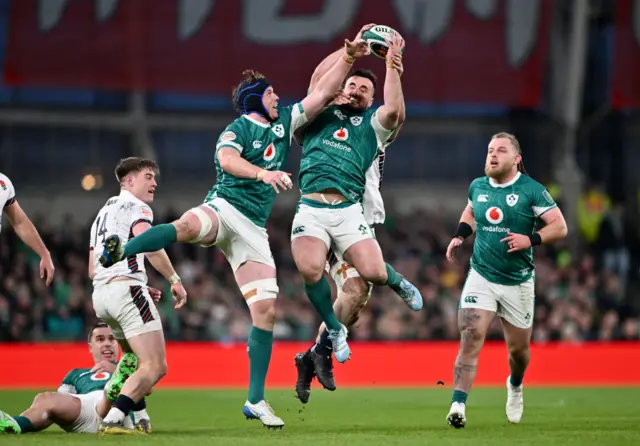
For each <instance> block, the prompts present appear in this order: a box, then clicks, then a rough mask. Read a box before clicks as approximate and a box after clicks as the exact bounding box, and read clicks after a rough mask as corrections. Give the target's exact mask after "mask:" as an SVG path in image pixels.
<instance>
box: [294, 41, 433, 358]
mask: <svg viewBox="0 0 640 446" xmlns="http://www.w3.org/2000/svg"><path fill="white" fill-rule="evenodd" d="M387 44H388V45H389V52H388V54H387V71H386V77H385V85H384V105H382V106H381V107H379V108H378V109H377V110H375V111H372V110H371V109H370V107H371V105H372V104H373V97H374V93H375V77H373V76H372V75H371V73H370V72H367V71H362V70H359V71H357V72H356V73H354V75H352V76H351V77H349V78H348V79H347V81H346V84H345V88H344V90H343V93H345V94H346V95H348V96H349V97H350V98H351V99H352V101H351V102H350V103H348V104H345V105H341V106H338V105H332V106H330V107H328V108H327V109H325V110H324V111H323V112H322V113H321V114H320V116H318V118H317V119H316V120H315V121H314V122H312V123H310V124H309V125H308V126H307V128H306V129H305V132H304V140H303V154H302V160H301V163H300V174H299V185H300V189H301V192H302V198H301V200H300V205H299V206H298V211H297V213H296V216H295V217H294V221H293V228H292V233H291V239H292V252H293V258H294V261H295V262H296V266H297V268H298V271H300V273H301V274H302V277H303V280H304V286H305V291H306V292H307V295H308V296H309V299H310V300H311V302H312V304H313V305H314V307H315V308H316V310H317V311H318V313H319V314H320V316H321V318H322V320H323V322H324V323H325V325H326V327H327V331H328V334H327V338H328V339H329V341H330V343H331V348H332V350H333V354H334V356H335V357H336V360H337V361H338V362H345V361H346V360H347V359H348V358H349V356H350V353H351V352H350V349H349V346H348V345H347V342H346V339H347V328H346V327H345V326H344V325H343V324H342V323H341V322H340V321H339V320H338V318H337V317H336V315H335V313H334V310H333V308H332V302H331V288H330V286H329V282H328V281H327V279H326V278H325V277H324V270H325V263H326V258H327V253H328V252H329V249H332V250H333V251H334V252H335V253H336V254H338V255H340V256H342V257H343V258H344V259H345V260H346V261H347V262H348V264H350V265H353V267H354V268H355V269H356V270H357V271H358V274H359V275H360V277H361V278H362V279H364V281H366V282H370V283H373V284H378V285H389V286H390V287H391V288H392V289H393V290H394V291H395V292H396V293H397V294H398V295H400V296H401V297H402V299H403V300H405V302H407V304H408V305H409V306H410V307H411V308H412V309H414V310H419V309H420V308H422V297H421V296H420V292H419V291H418V289H417V288H416V287H415V286H413V285H412V284H410V283H409V282H408V281H407V280H406V279H404V278H403V277H402V276H401V275H400V274H398V273H397V272H396V271H395V270H394V269H393V268H392V267H391V266H390V265H388V264H385V262H384V259H383V258H382V252H381V250H380V246H379V245H378V243H377V242H376V240H375V239H374V237H373V234H372V231H371V228H370V227H369V224H368V222H367V220H366V218H365V216H364V213H363V209H362V204H361V202H362V198H363V194H364V191H365V185H366V173H367V171H368V170H369V169H370V168H371V165H372V163H373V161H374V159H375V158H376V157H377V156H378V155H379V152H380V148H381V147H385V146H386V145H387V144H388V143H389V141H390V139H391V137H392V135H393V133H394V131H395V130H396V128H397V126H398V121H399V118H400V115H401V112H402V109H403V104H404V98H403V95H402V86H401V82H400V73H399V71H398V70H397V69H396V67H395V66H394V55H396V54H401V53H402V47H403V44H404V42H403V41H402V39H400V38H399V36H397V35H394V37H393V42H387Z"/></svg>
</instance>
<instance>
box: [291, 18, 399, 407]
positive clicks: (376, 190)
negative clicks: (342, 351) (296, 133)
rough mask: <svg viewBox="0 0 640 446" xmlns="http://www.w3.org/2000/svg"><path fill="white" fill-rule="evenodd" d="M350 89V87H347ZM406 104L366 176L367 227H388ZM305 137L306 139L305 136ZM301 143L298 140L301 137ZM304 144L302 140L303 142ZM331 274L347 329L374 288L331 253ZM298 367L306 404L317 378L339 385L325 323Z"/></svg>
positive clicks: (319, 70)
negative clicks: (383, 189) (388, 191)
mask: <svg viewBox="0 0 640 446" xmlns="http://www.w3.org/2000/svg"><path fill="white" fill-rule="evenodd" d="M372 26H374V24H369V25H365V26H364V27H363V28H362V29H361V30H360V35H362V33H363V32H364V31H366V30H367V29H369V28H371V27H372ZM338 57H339V51H335V52H333V53H331V54H330V55H329V56H327V57H326V58H325V59H324V60H323V61H322V62H321V63H320V64H319V65H318V66H317V67H316V69H315V71H314V73H313V76H312V77H311V83H310V86H309V91H313V89H314V88H315V87H316V85H317V82H318V79H320V78H321V77H322V76H324V74H325V73H326V71H327V69H328V68H329V67H330V66H331V65H332V64H333V63H334V61H335V60H336V59H337V58H338ZM393 61H394V68H395V69H396V70H397V71H398V73H399V75H400V76H402V72H403V71H404V70H403V65H402V54H396V55H394V57H393ZM359 72H362V73H366V74H368V75H370V76H372V77H373V78H374V79H375V76H374V75H373V73H370V72H367V71H366V70H356V71H355V72H354V73H353V75H357V74H358V73H359ZM344 87H345V88H346V85H345V86H344ZM354 96H355V97H357V93H356V92H353V91H352V92H351V93H350V94H347V93H344V92H342V91H341V92H340V95H339V96H338V97H337V98H336V101H335V102H334V104H341V105H344V104H347V103H349V102H350V100H349V99H350V98H352V97H354ZM405 116H406V114H405V107H404V100H403V101H402V109H401V111H400V116H399V117H398V125H397V127H396V129H395V131H394V132H393V134H392V135H391V137H390V138H389V140H388V142H387V144H383V145H382V146H380V147H379V153H378V156H377V157H376V158H375V159H374V161H373V164H372V165H371V167H369V170H367V173H366V183H365V191H364V195H363V200H362V207H363V210H364V216H365V219H366V221H367V224H369V226H371V227H372V230H373V226H374V225H376V224H381V223H384V219H385V209H384V202H383V200H382V195H381V194H380V186H381V184H382V178H383V174H384V160H385V156H386V148H387V146H388V145H389V144H391V143H392V142H393V141H394V140H395V139H396V138H397V135H398V133H399V132H400V128H401V127H402V124H403V123H404V120H405ZM301 136H302V137H303V135H301ZM297 139H298V137H297ZM299 139H300V140H301V139H302V138H299ZM327 267H328V272H329V275H330V276H331V278H333V281H334V282H335V284H336V288H337V297H336V300H335V301H334V303H333V309H334V311H335V314H336V317H337V318H338V320H339V321H340V322H341V323H343V324H344V325H345V326H346V327H347V329H349V328H350V327H351V326H353V325H354V324H355V323H356V321H357V320H358V318H359V315H360V312H361V311H362V309H363V308H364V307H365V305H366V304H367V302H368V301H369V298H370V297H371V291H372V289H373V287H372V286H371V285H372V284H371V283H368V282H366V281H365V280H364V279H362V277H360V274H358V271H357V270H356V269H355V268H354V267H353V266H351V265H349V264H348V263H347V262H345V261H344V259H343V258H342V256H340V255H339V254H336V253H334V252H333V251H331V250H330V251H329V254H328V256H327ZM295 364H296V368H297V370H298V378H297V381H296V394H297V397H298V399H299V400H300V401H301V402H302V403H307V402H308V401H309V397H310V395H311V382H312V381H313V378H314V377H317V378H318V382H319V383H320V384H321V385H322V386H323V387H324V388H325V389H327V390H331V391H333V390H335V389H336V382H335V378H334V375H333V361H332V356H331V341H330V340H329V332H328V331H327V329H326V327H325V325H324V323H323V324H321V326H320V329H319V333H318V338H317V339H316V343H314V344H313V345H312V346H311V347H310V348H309V350H307V351H306V352H302V353H298V354H297V355H296V357H295Z"/></svg>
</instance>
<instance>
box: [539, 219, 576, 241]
mask: <svg viewBox="0 0 640 446" xmlns="http://www.w3.org/2000/svg"><path fill="white" fill-rule="evenodd" d="M568 232H569V231H568V229H567V224H566V222H565V221H564V219H557V220H554V221H552V222H551V223H547V224H546V225H545V227H543V228H542V229H540V230H539V231H538V234H539V235H540V238H541V239H542V243H544V244H548V243H554V242H557V241H558V240H562V239H563V238H565V237H566V236H567V233H568Z"/></svg>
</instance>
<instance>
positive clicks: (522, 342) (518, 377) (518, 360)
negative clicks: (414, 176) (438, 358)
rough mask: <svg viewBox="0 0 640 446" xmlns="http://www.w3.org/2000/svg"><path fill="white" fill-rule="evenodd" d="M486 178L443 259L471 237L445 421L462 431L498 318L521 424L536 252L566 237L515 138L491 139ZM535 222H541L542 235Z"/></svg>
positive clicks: (510, 395) (513, 413)
mask: <svg viewBox="0 0 640 446" xmlns="http://www.w3.org/2000/svg"><path fill="white" fill-rule="evenodd" d="M485 173H486V176H485V177H480V178H476V179H475V180H474V181H473V182H472V183H471V186H469V198H468V204H467V207H466V208H465V209H464V211H463V213H462V217H461V219H460V224H459V225H458V229H457V231H456V233H455V235H454V237H453V239H452V240H451V243H449V247H448V248H447V254H446V255H447V260H449V261H450V262H452V261H453V254H454V251H455V249H456V248H457V247H458V246H460V245H461V244H462V242H463V240H464V239H465V238H467V237H468V236H470V235H471V234H473V233H474V232H475V233H476V240H475V244H474V247H473V256H472V258H471V268H470V270H469V275H468V276H467V280H466V282H465V285H464V287H463V289H462V295H461V297H460V306H459V310H458V328H459V330H460V335H461V340H460V351H459V353H458V357H457V359H456V362H455V366H454V391H453V398H452V404H451V409H450V411H449V414H448V415H447V422H448V423H449V425H450V426H453V427H455V428H462V427H464V426H465V425H466V414H465V409H466V402H467V395H468V394H469V391H470V390H471V386H472V384H473V380H474V379H475V377H476V370H477V365H478V355H479V354H480V350H481V349H482V345H483V343H484V339H485V336H486V334H487V330H488V329H489V326H490V325H491V322H492V321H493V318H494V316H495V315H498V316H499V317H500V318H501V322H502V329H503V332H504V337H505V340H506V343H507V348H508V350H509V368H510V370H511V375H510V376H509V378H507V404H506V414H507V419H508V420H509V421H510V422H512V423H519V422H520V419H521V418H522V412H523V409H524V403H523V396H522V387H523V386H522V381H523V378H524V373H525V370H526V369H527V366H528V365H529V344H530V342H531V331H532V325H533V312H534V304H535V293H534V277H535V276H534V274H535V265H534V263H533V247H534V246H536V245H540V244H543V243H545V244H549V243H553V242H555V241H558V240H560V239H562V238H564V237H566V235H567V225H566V223H565V220H564V217H563V215H562V212H560V209H559V208H558V207H557V205H556V203H555V201H554V200H553V198H552V197H551V195H550V194H549V192H548V191H547V190H546V189H545V187H544V186H543V185H541V184H540V183H538V182H537V181H535V180H533V179H532V178H531V177H529V176H528V175H526V172H525V171H524V168H523V164H522V153H521V150H520V144H519V142H518V140H517V139H516V137H515V136H513V135H511V134H509V133H498V134H496V135H494V136H493V137H492V138H491V141H490V142H489V150H488V153H487V161H486V164H485ZM540 223H543V224H544V227H542V228H541V229H539V226H540Z"/></svg>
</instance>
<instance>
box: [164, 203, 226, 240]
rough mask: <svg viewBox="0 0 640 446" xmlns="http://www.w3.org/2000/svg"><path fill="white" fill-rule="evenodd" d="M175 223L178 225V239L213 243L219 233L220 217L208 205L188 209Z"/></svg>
mask: <svg viewBox="0 0 640 446" xmlns="http://www.w3.org/2000/svg"><path fill="white" fill-rule="evenodd" d="M174 224H176V225H177V226H176V230H177V231H178V241H182V242H187V243H201V244H205V245H211V244H213V243H215V241H216V237H217V235H218V217H217V215H216V213H215V212H214V211H213V210H211V209H210V208H208V207H206V206H199V207H196V208H193V209H190V210H188V211H187V212H185V213H184V215H183V216H182V217H181V218H180V220H178V221H177V222H176V223H174ZM178 226H179V228H178ZM180 233H182V235H180Z"/></svg>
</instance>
